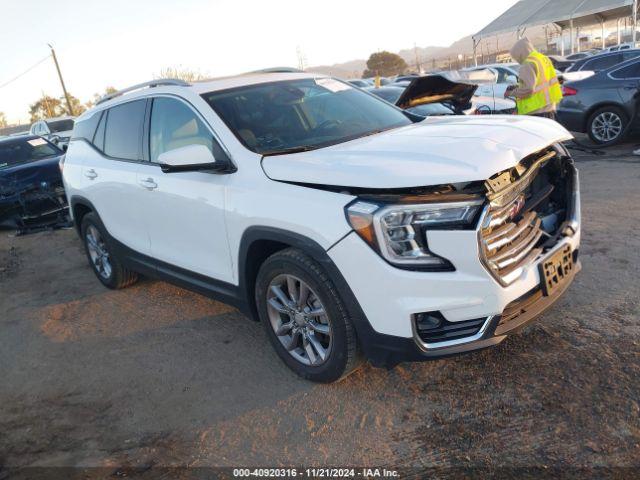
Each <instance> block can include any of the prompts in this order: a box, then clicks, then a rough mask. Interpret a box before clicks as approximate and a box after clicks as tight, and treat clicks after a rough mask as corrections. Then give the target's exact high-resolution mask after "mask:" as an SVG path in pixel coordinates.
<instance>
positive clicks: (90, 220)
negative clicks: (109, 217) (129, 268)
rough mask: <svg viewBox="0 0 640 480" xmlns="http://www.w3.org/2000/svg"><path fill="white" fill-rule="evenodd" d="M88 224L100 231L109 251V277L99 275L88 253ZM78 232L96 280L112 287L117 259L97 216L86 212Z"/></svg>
mask: <svg viewBox="0 0 640 480" xmlns="http://www.w3.org/2000/svg"><path fill="white" fill-rule="evenodd" d="M90 226H93V227H95V228H96V230H98V232H100V236H101V237H102V241H103V242H104V244H105V246H106V247H107V251H108V252H109V262H110V263H111V275H110V276H109V278H104V277H102V275H100V273H99V272H98V271H97V270H96V267H95V265H94V264H93V261H92V260H91V255H90V254H89V247H88V245H87V230H88V229H89V227H90ZM80 234H81V236H82V244H83V245H84V251H85V254H86V255H87V260H88V261H89V266H90V267H91V270H93V273H94V274H95V275H96V277H97V278H98V280H100V282H101V283H102V284H103V285H105V286H106V287H109V288H114V286H115V283H116V268H117V261H116V259H115V257H114V255H113V249H112V248H111V246H110V245H109V243H108V241H107V238H108V237H107V235H106V232H105V230H104V228H103V227H102V224H101V222H100V221H99V220H98V217H97V216H96V215H95V214H94V213H87V214H86V215H85V216H84V217H83V218H82V224H81V226H80Z"/></svg>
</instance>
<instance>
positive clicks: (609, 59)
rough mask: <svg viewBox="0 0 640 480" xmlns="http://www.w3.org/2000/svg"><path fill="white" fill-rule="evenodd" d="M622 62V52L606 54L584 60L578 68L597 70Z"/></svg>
mask: <svg viewBox="0 0 640 480" xmlns="http://www.w3.org/2000/svg"><path fill="white" fill-rule="evenodd" d="M620 62H622V54H621V53H616V54H615V55H606V56H603V57H601V58H594V59H593V60H589V61H588V62H586V63H585V64H584V65H583V66H582V68H581V69H580V70H593V71H595V72H599V71H601V70H606V69H607V68H609V67H613V66H614V65H617V64H619V63H620Z"/></svg>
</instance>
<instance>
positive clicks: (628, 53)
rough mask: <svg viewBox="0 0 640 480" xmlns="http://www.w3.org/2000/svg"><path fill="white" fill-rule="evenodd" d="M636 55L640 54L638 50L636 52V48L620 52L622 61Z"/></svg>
mask: <svg viewBox="0 0 640 480" xmlns="http://www.w3.org/2000/svg"><path fill="white" fill-rule="evenodd" d="M638 56H640V52H638V51H637V50H632V51H627V52H624V53H623V54H622V58H623V61H625V62H626V61H627V60H631V59H632V58H636V57H638Z"/></svg>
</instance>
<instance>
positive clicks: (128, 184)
mask: <svg viewBox="0 0 640 480" xmlns="http://www.w3.org/2000/svg"><path fill="white" fill-rule="evenodd" d="M146 105H147V100H146V99H142V100H133V101H131V102H127V103H122V104H119V105H116V106H114V107H111V108H109V109H108V110H106V111H105V113H104V114H103V115H102V118H101V120H100V123H99V125H98V129H97V131H96V134H95V137H94V146H95V149H94V150H93V152H92V154H91V155H88V156H86V158H85V162H84V166H83V170H82V175H83V177H84V178H83V180H84V190H85V191H86V195H87V198H88V199H89V200H90V201H91V202H92V203H93V205H94V207H95V208H96V210H97V211H98V214H99V215H100V218H101V220H102V222H103V223H104V225H105V227H106V228H107V231H108V232H109V234H110V235H111V236H112V237H114V238H115V239H116V240H118V241H119V242H121V243H123V244H124V245H126V246H127V247H129V248H131V249H133V250H135V251H137V252H139V253H145V254H148V253H149V236H148V234H147V231H146V226H145V224H144V219H143V218H142V217H141V212H140V206H139V201H140V199H139V198H138V197H139V196H140V194H141V192H140V187H139V186H138V183H137V181H136V174H137V171H138V166H139V165H140V162H141V161H142V138H143V123H144V115H145V110H146Z"/></svg>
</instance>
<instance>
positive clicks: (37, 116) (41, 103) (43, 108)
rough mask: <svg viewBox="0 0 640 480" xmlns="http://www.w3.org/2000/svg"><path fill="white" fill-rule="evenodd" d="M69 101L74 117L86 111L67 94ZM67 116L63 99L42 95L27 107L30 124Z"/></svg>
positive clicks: (76, 100) (65, 101) (67, 112)
mask: <svg viewBox="0 0 640 480" xmlns="http://www.w3.org/2000/svg"><path fill="white" fill-rule="evenodd" d="M69 101H70V102H71V107H72V108H73V114H74V115H80V114H81V113H82V112H84V111H85V110H86V107H85V106H84V105H82V103H80V100H78V98H76V97H74V96H73V95H71V94H69ZM69 114H70V113H69V111H68V108H67V100H66V98H65V97H60V98H55V97H50V96H49V95H44V94H43V95H42V97H41V98H40V99H38V101H36V102H34V103H32V104H31V105H30V106H29V115H31V121H32V122H35V121H37V120H44V119H45V118H54V117H62V116H64V115H69Z"/></svg>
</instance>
